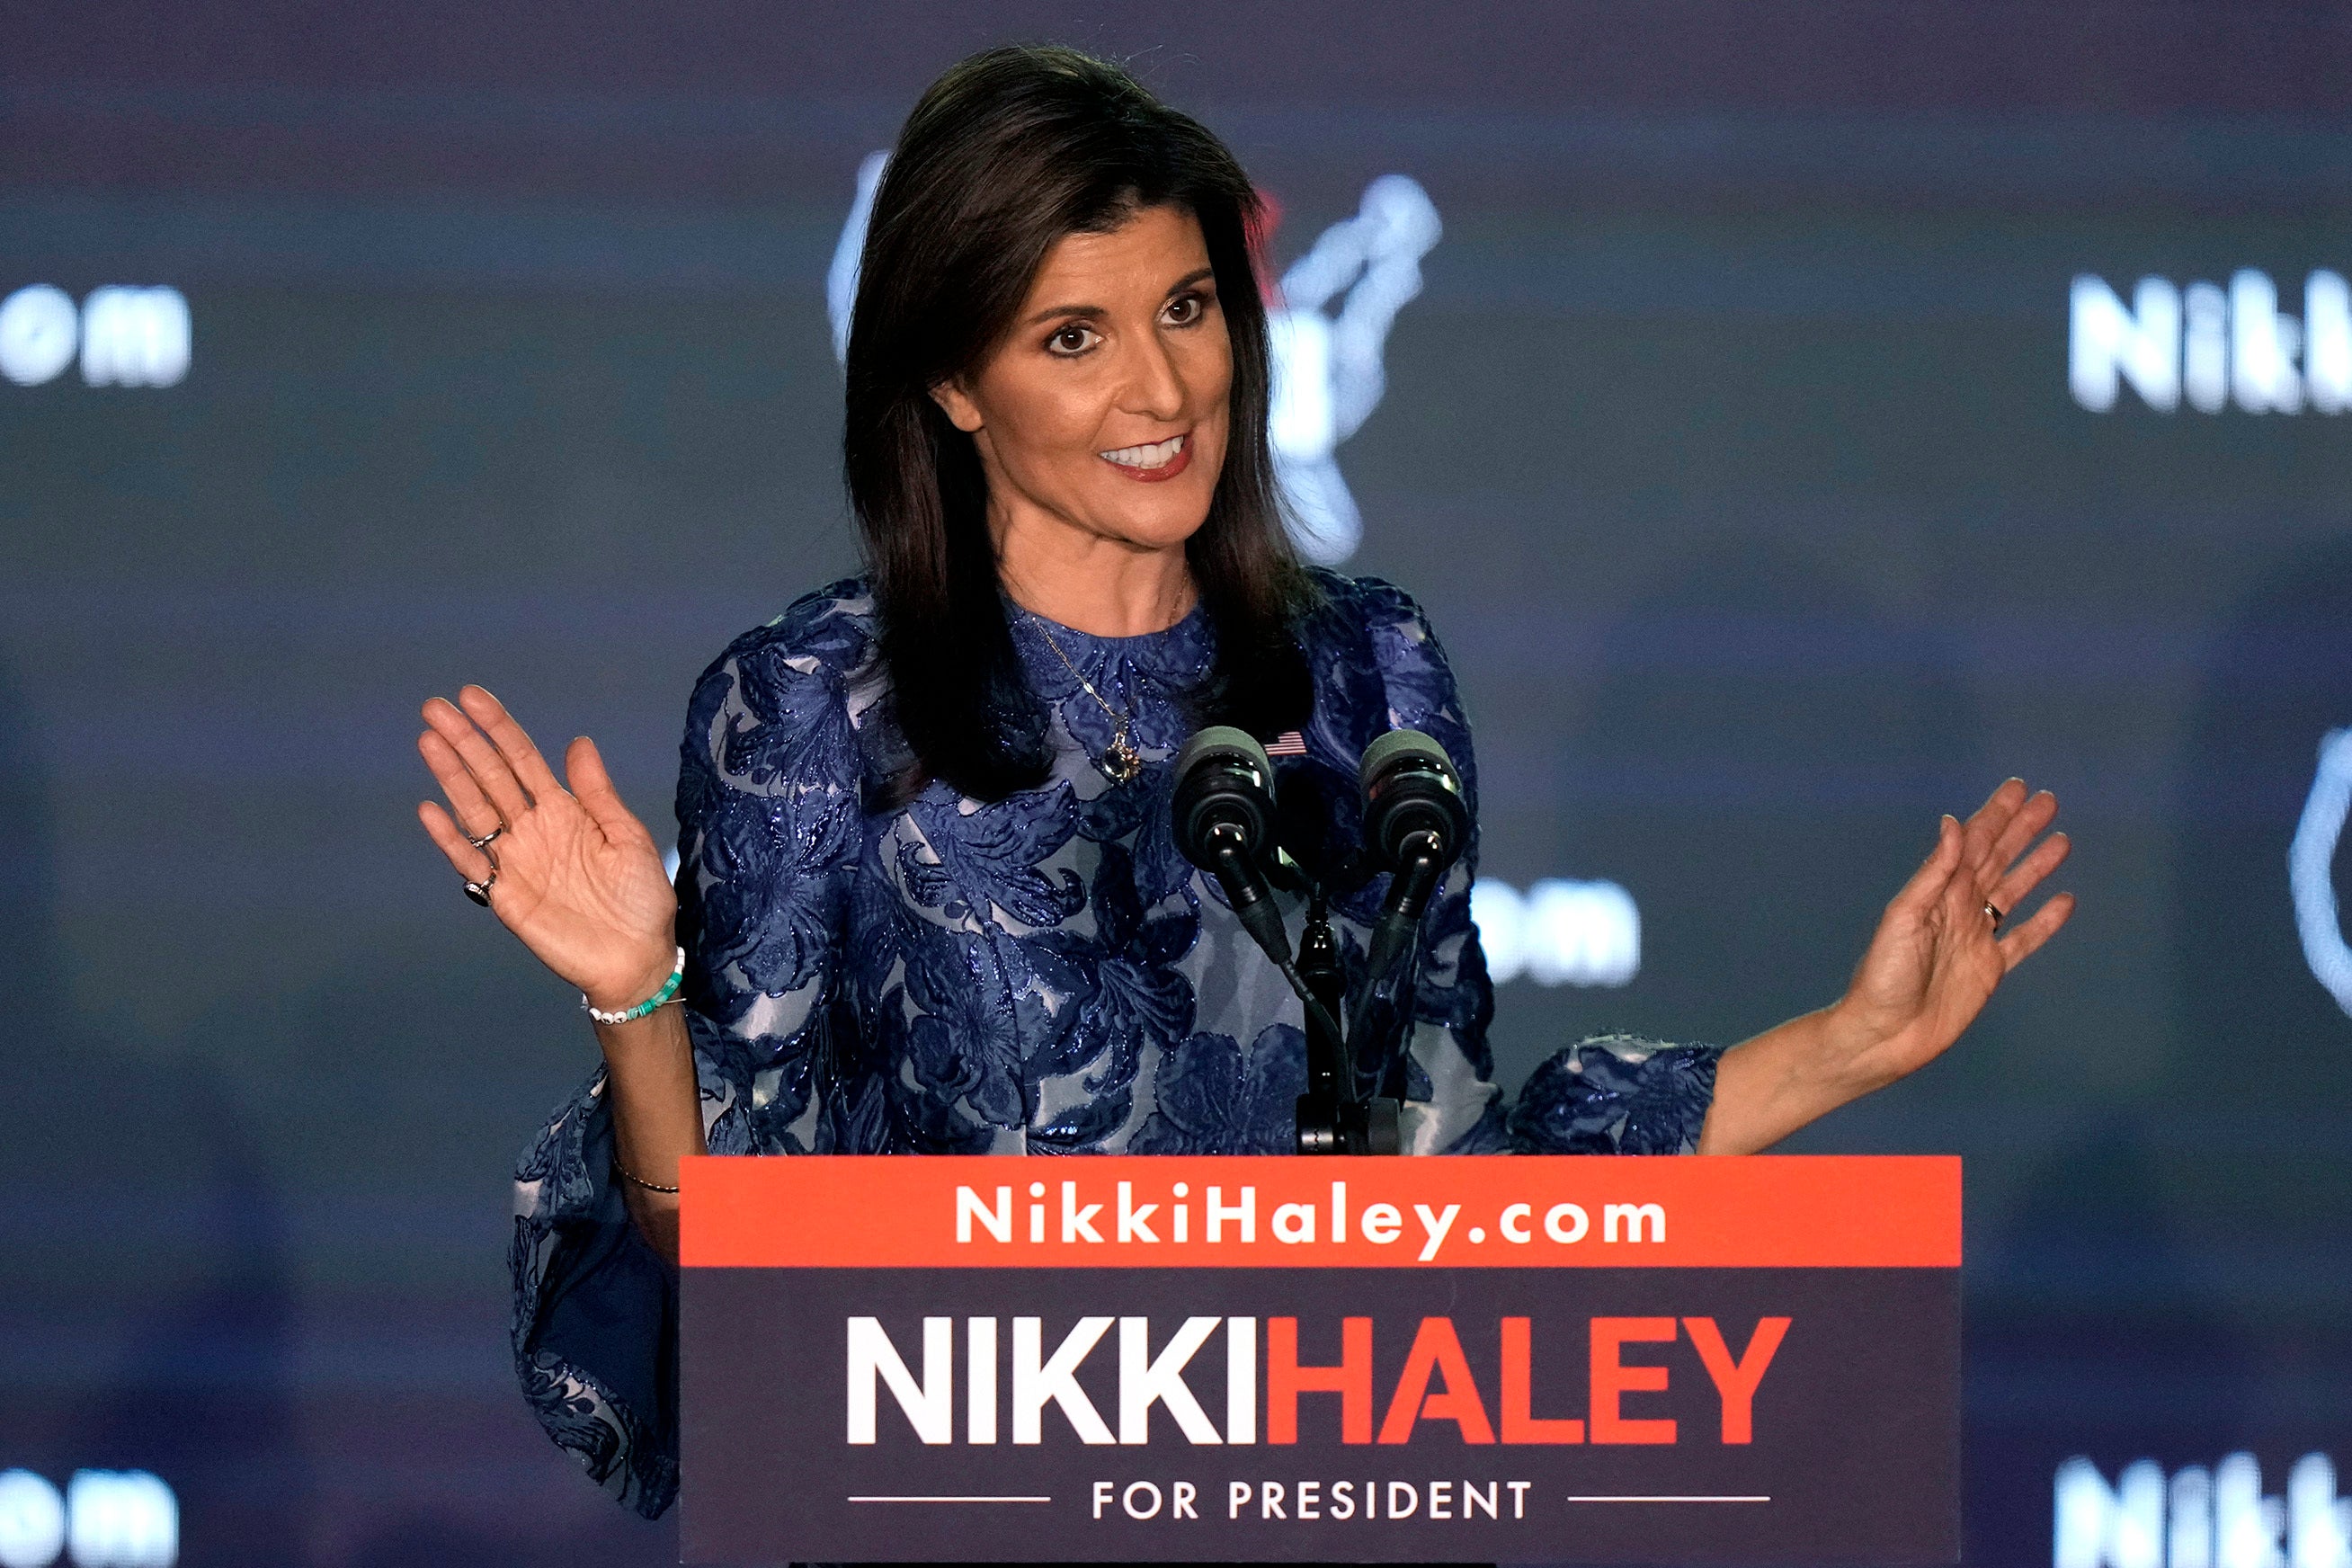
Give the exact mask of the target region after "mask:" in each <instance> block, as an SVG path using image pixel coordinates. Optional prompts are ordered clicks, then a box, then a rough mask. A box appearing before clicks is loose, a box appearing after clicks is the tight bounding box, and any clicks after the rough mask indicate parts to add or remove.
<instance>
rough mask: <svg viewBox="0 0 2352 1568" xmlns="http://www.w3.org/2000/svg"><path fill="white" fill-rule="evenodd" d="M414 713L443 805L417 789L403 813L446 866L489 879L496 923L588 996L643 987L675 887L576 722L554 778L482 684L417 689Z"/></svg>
mask: <svg viewBox="0 0 2352 1568" xmlns="http://www.w3.org/2000/svg"><path fill="white" fill-rule="evenodd" d="M424 718H425V731H424V733H423V734H421V735H419V736H418V737H417V738H416V749H417V751H418V752H420V753H422V754H423V756H424V758H425V766H426V767H428V768H430V769H432V770H433V776H434V778H435V779H436V780H437V781H438V782H439V784H440V785H441V791H442V793H443V794H444V795H446V796H447V797H448V802H449V805H448V806H447V808H446V809H445V808H444V807H442V806H441V805H438V804H437V803H436V802H433V801H425V802H424V803H422V804H420V805H418V806H417V808H416V815H417V817H418V819H419V820H420V821H422V822H423V823H424V825H425V832H426V833H427V834H429V835H431V836H432V839H433V842H434V843H435V844H436V845H438V846H439V847H440V848H441V852H442V853H443V854H445V855H446V856H447V857H448V858H449V863H450V865H451V866H453V867H455V868H457V872H458V874H459V875H461V876H463V877H464V878H466V879H467V880H468V881H470V882H474V883H476V884H484V883H487V884H488V887H489V893H488V898H489V907H490V909H491V910H493V911H494V912H495V913H496V914H497V915H498V917H499V920H500V921H504V922H505V924H506V926H507V929H508V930H509V931H513V932H514V933H515V935H517V936H518V937H520V938H521V939H522V942H523V945H525V946H526V947H528V948H530V951H531V952H534V953H536V954H537V955H538V956H539V959H540V961H541V963H545V964H546V965H547V966H548V967H549V968H550V969H551V970H553V971H555V973H557V974H559V975H561V976H562V977H563V978H564V979H565V980H567V981H569V982H570V983H571V984H574V985H576V986H578V987H579V988H580V989H581V990H582V991H583V992H585V993H586V994H587V995H588V997H589V999H590V1000H591V1001H592V1002H593V1003H595V1004H596V1005H599V1006H604V1007H620V1006H626V1005H630V1004H632V1003H635V1002H638V1001H642V1000H644V999H645V998H646V997H647V996H649V995H651V994H653V993H654V992H655V991H656V990H657V989H658V988H659V987H660V985H661V984H662V982H663V981H664V980H665V979H667V977H668V974H669V972H670V964H671V961H672V957H673V955H674V953H675V951H676V950H675V947H674V944H673V939H672V936H671V931H672V929H673V926H674V924H675V921H676V918H677V895H676V894H675V893H674V892H673V891H672V890H671V888H670V885H669V879H668V878H667V876H665V875H664V874H663V870H662V857H661V851H660V850H659V849H658V848H657V847H656V846H655V844H654V838H653V835H652V834H650V833H648V832H646V826H645V824H643V823H641V822H639V821H638V820H637V819H636V817H635V816H633V815H631V814H630V811H629V808H628V807H627V806H626V805H623V804H622V803H621V797H620V795H619V793H618V792H617V791H616V790H614V787H613V781H612V778H611V776H610V775H609V774H607V773H605V771H604V759H603V758H601V757H599V756H598V755H597V754H596V745H595V742H593V741H591V740H589V739H588V738H587V737H586V736H585V735H583V736H581V737H580V738H579V739H577V740H575V741H573V742H572V744H571V746H570V747H569V748H568V749H567V750H566V751H565V752H564V757H563V771H564V775H565V777H566V778H567V779H569V780H570V781H571V785H572V787H571V788H570V789H568V790H567V789H566V788H565V787H564V786H563V784H562V783H561V782H559V781H558V780H557V778H556V776H555V773H554V771H553V770H552V769H551V768H550V767H549V766H548V765H547V763H546V761H545V760H544V759H543V758H541V755H540V754H539V749H538V748H537V747H536V746H534V745H532V744H531V740H530V736H529V735H528V734H526V733H524V731H523V728H522V726H521V725H520V724H518V723H516V722H515V721H514V718H513V716H512V715H510V714H509V713H508V711H507V710H506V708H505V706H504V704H502V703H500V702H499V700H498V699H497V698H495V697H493V696H491V695H490V694H489V693H488V691H486V690H484V689H482V688H480V687H478V686H468V687H466V688H465V689H463V690H461V691H459V692H458V694H457V702H455V703H452V702H449V701H447V700H445V699H443V698H438V697H436V698H433V699H430V700H427V701H426V702H425V709H424ZM502 825H503V826H502ZM493 829H497V830H498V831H497V836H496V837H494V838H491V839H490V841H489V843H488V846H487V847H486V848H485V847H477V841H478V840H481V839H482V838H483V837H485V836H487V835H489V834H490V833H491V832H492V830H493Z"/></svg>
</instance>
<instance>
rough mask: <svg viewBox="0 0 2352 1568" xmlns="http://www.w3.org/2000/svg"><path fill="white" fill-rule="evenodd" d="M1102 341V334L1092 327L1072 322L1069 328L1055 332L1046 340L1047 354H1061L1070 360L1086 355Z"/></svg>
mask: <svg viewBox="0 0 2352 1568" xmlns="http://www.w3.org/2000/svg"><path fill="white" fill-rule="evenodd" d="M1101 341H1102V334H1101V333H1099V332H1097V331H1095V330H1094V329H1093V328H1092V327H1089V326H1086V325H1084V324H1083V323H1080V322H1077V321H1072V322H1071V323H1070V324H1069V325H1068V326H1066V327H1063V328H1060V329H1058V330H1057V331H1055V333H1054V335H1053V336H1052V337H1050V338H1048V339H1046V340H1045V352H1046V353H1053V354H1060V355H1061V356H1062V357H1063V358H1065V359H1068V358H1071V357H1073V356H1075V355H1077V354H1082V353H1086V352H1087V350H1088V349H1090V348H1092V347H1094V346H1095V344H1097V343H1098V342H1101Z"/></svg>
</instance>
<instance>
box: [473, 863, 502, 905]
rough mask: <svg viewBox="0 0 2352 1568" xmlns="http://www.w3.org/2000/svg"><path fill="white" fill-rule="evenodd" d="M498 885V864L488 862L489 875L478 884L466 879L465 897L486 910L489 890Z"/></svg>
mask: <svg viewBox="0 0 2352 1568" xmlns="http://www.w3.org/2000/svg"><path fill="white" fill-rule="evenodd" d="M498 885H499V866H498V862H497V861H495V860H493V861H491V862H490V874H489V875H488V877H485V878H484V879H481V880H480V881H478V882H477V881H475V880H474V879H472V878H470V877H468V878H467V879H466V896H467V898H469V899H471V900H474V902H476V903H478V904H479V905H481V906H482V908H484V909H486V910H487V909H488V908H489V907H490V889H492V888H495V887H497V886H498Z"/></svg>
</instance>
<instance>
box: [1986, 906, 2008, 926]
mask: <svg viewBox="0 0 2352 1568" xmlns="http://www.w3.org/2000/svg"><path fill="white" fill-rule="evenodd" d="M1984 912H1985V913H1987V914H1989V915H1990V916H1991V917H1992V929H1993V930H1995V931H1999V930H2000V922H2001V921H2005V920H2007V919H2008V918H2009V917H2008V916H2007V915H2005V914H2003V913H2001V912H2000V910H1997V909H1995V908H1993V904H1992V900H1990V899H1987V900H1985V907H1984Z"/></svg>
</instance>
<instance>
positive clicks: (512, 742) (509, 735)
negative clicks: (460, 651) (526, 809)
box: [457, 686, 563, 800]
mask: <svg viewBox="0 0 2352 1568" xmlns="http://www.w3.org/2000/svg"><path fill="white" fill-rule="evenodd" d="M457 704H458V706H459V707H461V708H463V709H464V710H466V716H467V718H469V719H471V720H472V721H474V722H475V723H477V724H479V725H480V726H481V727H482V732H483V733H484V734H486V735H488V736H489V738H490V744H492V745H494V746H496V747H497V748H498V749H499V755H500V756H501V757H504V758H505V759H506V762H507V765H508V766H509V767H510V768H512V769H514V773H515V777H517V778H518V779H520V780H521V781H522V787H523V788H525V789H527V790H529V791H530V796H531V798H532V799H533V800H538V799H541V798H542V797H544V796H546V795H551V794H553V793H554V792H555V791H557V790H559V789H562V787H563V786H562V784H557V783H556V782H555V771H554V770H553V769H552V768H550V767H549V766H548V765H547V759H546V758H544V757H542V756H541V755H540V754H539V748H538V747H537V746H535V745H533V744H531V741H530V735H529V734H528V733H526V732H525V731H524V730H523V727H522V726H521V725H520V724H518V723H517V722H515V717H514V715H513V714H511V713H509V712H508V711H507V705H506V704H505V703H503V702H501V701H499V700H498V699H497V698H496V697H493V696H491V695H490V692H489V689H488V688H487V687H481V686H467V687H462V688H460V689H458V692H457Z"/></svg>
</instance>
